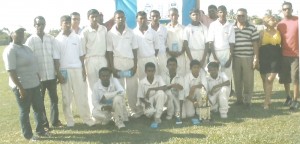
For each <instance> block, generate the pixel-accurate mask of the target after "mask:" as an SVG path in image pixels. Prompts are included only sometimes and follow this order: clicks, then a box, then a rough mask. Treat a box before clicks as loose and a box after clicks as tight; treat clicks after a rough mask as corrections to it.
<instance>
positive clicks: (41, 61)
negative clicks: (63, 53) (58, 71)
mask: <svg viewBox="0 0 300 144" xmlns="http://www.w3.org/2000/svg"><path fill="white" fill-rule="evenodd" d="M25 44H26V45H27V46H28V47H29V48H31V50H32V51H33V53H34V54H35V56H36V57H37V60H38V67H39V77H40V80H41V81H46V80H52V79H55V68H54V61H53V54H54V50H55V49H56V47H57V42H56V40H55V38H54V37H53V36H51V35H49V34H44V36H43V40H42V39H41V38H40V37H39V36H38V35H37V34H33V35H31V36H30V37H29V38H28V39H27V41H26V43H25Z"/></svg>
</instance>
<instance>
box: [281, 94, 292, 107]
mask: <svg viewBox="0 0 300 144" xmlns="http://www.w3.org/2000/svg"><path fill="white" fill-rule="evenodd" d="M291 104H292V99H291V97H290V96H287V97H286V100H285V102H284V104H283V105H284V106H290V105H291Z"/></svg>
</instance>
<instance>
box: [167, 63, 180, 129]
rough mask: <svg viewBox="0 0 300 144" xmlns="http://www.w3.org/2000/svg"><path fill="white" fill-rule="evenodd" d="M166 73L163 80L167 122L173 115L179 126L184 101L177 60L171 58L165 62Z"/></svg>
mask: <svg viewBox="0 0 300 144" xmlns="http://www.w3.org/2000/svg"><path fill="white" fill-rule="evenodd" d="M167 68H168V70H169V72H168V73H166V74H165V75H163V76H162V77H163V80H164V82H165V83H166V84H167V90H166V94H167V96H168V102H167V117H166V119H167V120H170V119H172V117H173V115H174V114H175V117H176V124H181V123H182V121H181V113H182V105H183V100H184V90H183V86H184V78H183V77H182V76H180V75H178V74H177V72H176V69H177V60H176V58H174V57H171V58H169V59H168V60H167Z"/></svg>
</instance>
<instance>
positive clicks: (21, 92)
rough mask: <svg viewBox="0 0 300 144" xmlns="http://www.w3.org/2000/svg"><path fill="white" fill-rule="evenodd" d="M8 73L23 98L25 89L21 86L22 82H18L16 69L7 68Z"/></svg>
mask: <svg viewBox="0 0 300 144" xmlns="http://www.w3.org/2000/svg"><path fill="white" fill-rule="evenodd" d="M8 74H9V77H10V78H11V80H12V81H13V82H14V84H15V85H16V86H17V88H18V89H19V93H20V98H24V97H25V89H24V88H23V86H22V84H21V83H20V80H19V78H18V74H17V72H16V70H8Z"/></svg>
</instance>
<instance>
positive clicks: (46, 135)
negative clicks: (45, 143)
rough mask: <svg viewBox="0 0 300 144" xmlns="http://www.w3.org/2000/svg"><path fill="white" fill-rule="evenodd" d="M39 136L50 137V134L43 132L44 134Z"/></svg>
mask: <svg viewBox="0 0 300 144" xmlns="http://www.w3.org/2000/svg"><path fill="white" fill-rule="evenodd" d="M38 136H39V137H50V133H49V132H47V131H45V132H43V133H39V134H38Z"/></svg>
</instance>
